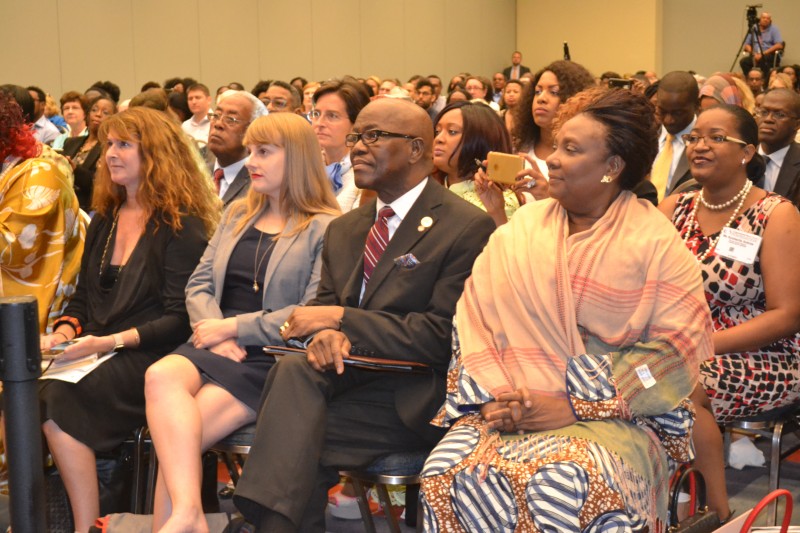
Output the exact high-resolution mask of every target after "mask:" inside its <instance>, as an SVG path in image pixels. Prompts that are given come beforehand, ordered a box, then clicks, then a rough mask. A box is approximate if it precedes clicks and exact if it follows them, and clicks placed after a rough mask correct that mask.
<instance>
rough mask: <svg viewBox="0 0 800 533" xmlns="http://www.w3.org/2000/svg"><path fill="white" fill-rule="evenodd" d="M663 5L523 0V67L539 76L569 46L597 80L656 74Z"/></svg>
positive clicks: (636, 0) (640, 0)
mask: <svg viewBox="0 0 800 533" xmlns="http://www.w3.org/2000/svg"><path fill="white" fill-rule="evenodd" d="M664 1H665V3H667V2H669V1H670V0H664ZM660 5H661V1H660V0H658V1H657V0H559V1H558V2H553V1H551V0H547V1H545V0H519V1H518V2H517V44H518V46H519V49H520V51H521V52H522V54H523V63H524V64H525V65H527V66H528V67H530V68H531V70H533V71H536V70H537V69H539V68H541V67H543V66H545V65H546V64H548V63H550V62H551V61H554V60H556V59H562V57H563V52H562V49H563V43H564V41H567V42H568V43H569V48H570V54H571V56H572V60H573V61H576V62H578V63H581V64H582V65H583V66H585V67H586V68H588V69H589V70H590V71H591V72H592V73H593V74H595V75H598V76H599V74H600V73H601V72H603V71H606V70H616V71H618V72H620V73H623V72H635V71H637V70H641V69H644V70H650V69H656V68H657V60H658V57H657V55H658V52H659V39H660V33H661V32H660V9H659V8H660Z"/></svg>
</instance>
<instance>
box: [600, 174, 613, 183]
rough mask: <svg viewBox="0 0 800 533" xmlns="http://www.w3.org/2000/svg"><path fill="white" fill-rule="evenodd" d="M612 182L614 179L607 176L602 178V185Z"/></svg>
mask: <svg viewBox="0 0 800 533" xmlns="http://www.w3.org/2000/svg"><path fill="white" fill-rule="evenodd" d="M612 181H614V178H612V177H611V176H609V175H608V174H606V175H605V176H603V177H602V179H601V180H600V183H611V182H612Z"/></svg>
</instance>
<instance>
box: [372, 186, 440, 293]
mask: <svg viewBox="0 0 800 533" xmlns="http://www.w3.org/2000/svg"><path fill="white" fill-rule="evenodd" d="M428 179H429V178H425V179H423V180H422V181H420V182H419V183H418V184H417V185H415V186H414V187H413V188H412V189H411V190H409V191H408V192H407V193H405V194H404V195H403V196H401V197H400V198H397V199H396V200H395V201H394V202H392V203H391V204H387V203H385V202H382V201H381V199H380V198H378V200H377V202H378V205H377V206H376V207H375V220H378V213H380V211H381V209H383V208H384V207H385V206H387V205H388V206H389V207H391V208H392V210H393V211H394V216H392V217H390V218H389V219H388V220H387V221H386V225H387V226H388V229H389V240H390V241H391V240H392V237H394V234H395V232H396V231H397V228H399V227H400V223H401V222H403V219H405V218H406V215H408V212H409V211H411V208H412V207H413V206H414V203H415V202H416V201H417V198H419V195H420V194H422V190H423V189H424V188H425V185H426V184H427V183H428ZM370 231H372V230H370ZM387 245H388V243H387ZM366 286H367V284H366V283H365V282H364V281H362V282H361V296H359V301H360V300H361V298H363V297H364V288H366Z"/></svg>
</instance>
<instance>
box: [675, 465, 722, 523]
mask: <svg viewBox="0 0 800 533" xmlns="http://www.w3.org/2000/svg"><path fill="white" fill-rule="evenodd" d="M673 479H675V480H676V481H675V483H673V484H672V487H671V490H670V501H669V531H670V533H710V532H711V531H714V530H715V529H717V528H718V527H719V525H720V523H719V516H717V513H715V512H714V511H709V510H708V505H706V482H705V480H704V479H703V475H702V474H701V473H700V472H699V471H698V470H697V469H695V468H694V467H693V466H684V467H681V468H680V469H679V470H678V471H677V472H676V473H675V476H673ZM685 486H686V487H688V489H689V494H690V495H691V498H690V502H689V503H690V511H689V516H687V517H686V518H684V519H683V520H681V521H680V522H679V521H678V498H679V496H680V493H681V489H682V488H683V487H685Z"/></svg>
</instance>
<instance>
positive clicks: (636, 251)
mask: <svg viewBox="0 0 800 533" xmlns="http://www.w3.org/2000/svg"><path fill="white" fill-rule="evenodd" d="M517 56H519V57H517ZM520 61H521V54H520V53H519V52H515V54H514V57H513V58H512V67H509V68H508V69H506V70H507V71H508V72H509V74H507V73H504V72H503V71H498V72H495V73H494V75H493V76H492V77H491V81H490V78H488V77H486V76H483V75H480V74H474V73H469V72H462V73H459V74H458V75H456V76H453V77H452V78H451V80H450V83H449V84H447V85H443V83H442V79H441V78H440V77H439V76H436V75H430V76H419V75H416V76H412V77H411V78H410V79H409V80H408V81H407V82H405V83H403V82H402V81H401V80H399V79H397V78H388V79H381V78H378V77H376V76H370V77H367V78H363V79H362V78H355V77H351V76H347V75H345V76H342V78H341V79H335V80H310V81H309V80H306V79H304V78H302V77H297V78H294V79H292V80H291V81H289V82H287V81H282V80H263V81H259V82H258V83H257V84H256V85H255V86H254V87H253V88H252V90H250V91H248V90H245V88H244V87H243V86H242V85H241V84H239V83H236V82H233V83H229V84H225V85H223V86H221V87H219V88H218V89H217V90H216V93H212V90H213V88H212V89H209V87H208V86H206V85H204V84H203V83H201V82H199V81H197V80H194V79H191V78H178V77H176V78H171V79H168V80H166V81H165V82H164V84H163V85H162V84H159V83H157V82H148V83H146V84H145V85H144V86H143V87H142V88H141V92H140V93H138V94H136V95H131V98H130V100H125V101H124V104H123V105H119V103H120V102H119V101H120V91H119V88H118V87H117V86H115V85H114V84H113V83H111V82H107V81H106V82H97V83H95V84H93V85H92V86H91V87H90V88H89V89H88V90H86V91H84V92H77V91H73V90H70V91H68V92H66V93H64V95H63V96H62V97H61V99H60V102H61V108H60V109H61V112H62V113H63V122H62V123H60V124H61V128H62V130H63V131H62V133H60V134H57V135H51V134H50V128H49V127H46V125H45V126H43V125H42V120H44V121H47V120H48V118H47V116H46V115H42V114H41V113H39V107H38V102H39V100H42V99H43V98H42V97H41V94H40V93H44V91H42V90H41V89H39V88H38V87H34V86H30V87H28V88H27V89H25V88H23V87H19V86H15V85H5V86H0V159H2V162H3V166H2V174H0V187H1V188H0V236H1V237H2V238H0V296H10V295H18V294H33V295H35V296H36V297H37V298H38V302H39V319H40V330H41V331H40V333H41V335H42V336H41V342H40V344H41V347H42V349H50V348H52V347H54V346H56V345H60V344H62V343H64V342H65V341H77V342H75V343H74V344H71V345H69V346H67V347H66V348H65V349H64V351H63V354H62V355H61V356H60V357H62V358H64V359H66V360H70V359H79V358H81V357H82V356H85V355H87V354H93V353H99V354H106V353H114V354H115V355H113V356H112V357H110V358H109V359H107V360H105V361H104V362H102V363H101V364H100V365H99V366H97V367H96V368H95V369H94V370H92V371H91V372H90V373H89V374H88V375H87V376H86V377H85V378H83V379H82V380H80V381H79V382H77V383H69V382H66V381H60V380H56V379H43V380H41V382H40V386H39V398H40V403H41V412H42V415H43V419H42V429H43V432H44V435H45V437H46V441H47V444H48V447H49V450H50V453H51V454H52V456H53V459H54V461H55V464H56V466H57V467H58V470H59V472H60V474H61V477H62V479H63V480H64V485H65V487H66V491H67V494H68V496H69V500H70V505H71V508H72V514H73V517H74V525H75V530H77V531H81V532H83V531H88V530H89V528H90V527H91V526H92V525H93V523H94V520H95V519H96V518H97V516H98V514H99V512H100V511H99V488H98V481H97V470H96V467H95V457H96V455H97V454H98V453H105V452H108V451H110V450H113V449H114V448H116V447H118V446H119V445H120V443H121V442H122V441H123V440H124V439H125V438H127V437H128V436H129V435H130V434H131V433H132V432H133V431H134V430H135V429H136V428H137V427H139V426H142V425H144V424H147V425H148V426H149V427H150V430H151V433H152V436H153V443H154V446H155V449H156V452H157V454H158V456H159V459H160V461H161V462H160V466H159V474H158V478H157V482H156V488H155V502H156V505H155V517H154V522H153V528H154V530H158V531H164V532H178V531H198V532H203V531H207V530H208V526H207V523H206V521H205V518H204V516H203V510H202V503H201V497H200V494H201V492H200V491H201V462H200V457H201V453H202V452H203V451H205V450H206V449H208V448H209V447H211V446H212V445H213V444H214V443H215V442H217V441H219V440H220V439H222V438H223V437H225V436H226V435H227V434H229V433H231V432H233V431H235V430H236V429H238V428H239V427H241V426H243V425H245V424H249V423H253V422H255V428H256V429H255V436H254V441H253V444H252V447H251V453H250V457H249V459H248V462H247V465H246V466H245V468H244V471H243V474H242V477H241V480H240V481H239V483H238V485H237V487H236V490H235V493H234V504H235V505H236V506H237V508H238V510H239V511H240V512H241V514H242V515H243V518H242V520H243V521H247V522H249V523H250V524H252V525H253V527H254V528H255V529H256V530H258V531H270V532H273V531H277V532H283V531H311V532H316V531H320V532H321V531H324V520H325V518H324V517H325V509H326V505H328V501H329V498H328V491H329V489H331V487H333V486H334V485H336V484H337V483H338V482H339V481H340V480H339V475H338V472H339V471H340V470H346V469H353V468H360V467H364V466H367V465H369V464H370V463H371V462H372V461H374V460H375V459H376V458H379V457H381V456H383V455H386V454H391V453H396V452H405V451H415V452H417V451H418V452H424V453H426V454H429V456H428V460H427V461H426V463H425V466H424V468H423V471H422V489H421V494H422V495H421V501H422V511H423V513H422V516H421V517H419V519H420V520H422V521H423V526H424V529H425V530H426V531H462V530H476V528H477V529H480V528H488V529H487V530H495V529H498V528H500V527H501V525H502V526H503V527H505V528H506V529H507V530H514V531H529V530H533V529H538V530H548V529H549V528H554V529H560V528H564V529H569V530H589V529H592V528H595V529H598V528H599V530H602V529H603V528H605V527H611V526H612V525H616V526H619V527H627V528H629V529H631V530H634V531H637V530H642V529H645V528H649V530H650V531H662V530H664V529H665V528H666V525H667V516H666V505H667V503H666V502H667V491H668V478H669V475H670V473H671V472H672V471H673V470H674V468H675V467H676V465H677V464H679V463H684V462H688V461H694V462H695V464H696V466H697V467H698V469H699V470H700V471H701V472H702V473H703V474H704V476H705V478H706V481H707V484H708V486H709V489H708V494H709V505H710V507H711V509H713V510H714V511H716V512H717V514H718V515H719V517H720V519H722V520H723V521H724V520H727V519H728V518H730V516H731V515H732V511H731V508H730V506H729V503H728V496H727V492H726V488H725V463H724V461H723V449H722V439H721V432H720V427H721V425H722V424H725V423H727V422H730V421H735V420H739V419H742V418H747V417H749V416H753V415H756V414H761V413H764V412H767V411H770V410H772V409H776V408H779V407H783V406H790V405H796V404H799V403H800V298H798V296H797V294H798V293H799V291H800V274H798V273H797V272H796V269H793V267H792V265H794V264H795V262H794V261H793V260H792V259H791V257H793V256H795V255H797V254H798V252H797V251H796V248H797V247H795V246H793V242H795V241H796V240H797V239H798V237H799V236H800V235H799V234H800V214H798V210H797V206H798V205H800V145H798V143H797V141H796V137H797V135H798V130H799V129H800V94H798V90H797V89H798V86H797V72H798V70H800V67H796V66H786V67H783V68H780V67H777V68H774V69H772V70H771V71H770V70H762V68H759V67H754V68H752V69H751V70H749V72H747V73H746V76H743V75H742V74H739V73H730V72H716V73H709V76H708V77H702V76H699V75H696V74H695V73H690V72H683V71H674V72H669V73H665V74H664V75H663V76H662V77H661V78H660V79H658V77H657V76H656V75H655V73H652V72H644V71H642V72H638V73H635V74H630V75H627V74H626V75H620V74H618V73H615V72H610V71H609V72H606V73H604V74H603V75H602V76H598V77H595V76H594V75H593V74H592V73H590V72H589V70H587V69H586V68H584V67H583V66H582V65H580V64H578V63H575V62H573V61H566V60H559V61H553V62H551V63H549V64H547V65H545V66H542V67H541V68H538V69H537V68H534V69H530V70H529V69H528V68H527V67H521V65H520ZM523 69H524V71H523ZM510 73H513V74H514V76H513V79H508V78H511V75H510ZM489 74H491V73H489ZM618 78H628V79H629V80H630V88H624V87H623V88H617V87H610V86H609V84H611V85H619V83H616V82H618V81H619V80H618ZM445 80H446V78H445ZM609 80H611V81H609ZM53 122H54V124H55V123H59V121H58V120H54V121H53ZM37 124H38V127H37ZM53 128H56V126H55V125H53ZM51 144H52V147H51V146H50V145H51ZM489 152H500V153H502V154H505V155H507V156H511V157H513V158H519V160H518V162H519V163H520V168H522V170H520V171H519V172H518V173H517V175H516V176H515V177H514V179H513V180H512V182H511V183H499V182H498V183H495V182H492V181H491V180H490V178H489V175H490V174H489V173H487V169H486V165H487V157H488V154H489ZM515 161H517V159H515ZM656 206H657V207H656ZM659 211H660V212H659ZM87 224H88V226H87ZM742 234H746V237H747V238H746V239H742V238H737V235H742ZM741 242H749V243H751V244H750V245H747V246H745V245H742V244H740V243H741ZM798 260H800V257H798ZM287 343H288V344H289V345H290V346H294V347H301V348H302V349H303V351H302V352H297V353H294V354H290V355H285V356H283V357H282V358H280V359H278V360H277V361H276V360H275V359H274V358H273V357H272V356H267V355H265V354H264V353H263V351H262V347H263V346H265V345H283V344H287ZM351 355H358V356H365V357H368V358H369V357H372V358H388V359H394V360H400V361H402V362H404V363H406V364H419V365H420V368H419V369H418V371H415V372H412V373H393V372H375V371H373V370H365V369H363V368H360V367H358V366H357V365H355V364H352V363H353V360H352V359H351ZM740 440H741V441H742V442H741V444H737V445H736V447H739V448H741V447H744V446H748V445H749V442H750V441H749V440H748V439H747V438H746V437H745V438H744V439H740ZM737 442H738V441H737ZM654 458H655V459H654ZM645 459H646V460H645ZM567 480H568V481H569V487H570V491H569V495H568V496H569V501H570V502H571V503H570V505H564V504H563V502H564V501H566V500H565V498H567V493H566V492H565V489H564V487H565V486H566V482H567ZM575 487H577V489H576V488H575ZM348 490H349V489H348V488H345V489H344V491H343V493H342V494H343V497H341V498H339V497H337V498H335V499H334V501H333V503H332V504H331V505H334V506H338V505H348V504H349V503H348V502H349V500H352V502H354V501H355V499H354V498H350V499H349V500H348V498H347V496H346V493H348ZM499 501H502V502H505V503H504V504H503V505H502V506H498V505H497V503H496V502H499ZM352 502H350V503H352ZM610 502H613V503H610Z"/></svg>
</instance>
